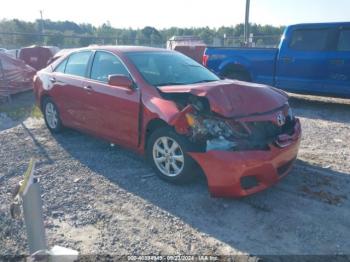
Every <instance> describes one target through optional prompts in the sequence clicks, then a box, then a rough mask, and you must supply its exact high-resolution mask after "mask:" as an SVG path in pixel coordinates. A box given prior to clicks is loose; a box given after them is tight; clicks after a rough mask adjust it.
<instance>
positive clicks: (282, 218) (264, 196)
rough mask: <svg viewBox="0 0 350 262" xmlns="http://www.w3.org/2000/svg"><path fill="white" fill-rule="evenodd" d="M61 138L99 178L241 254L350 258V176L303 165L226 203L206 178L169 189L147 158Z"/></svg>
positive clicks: (78, 137)
mask: <svg viewBox="0 0 350 262" xmlns="http://www.w3.org/2000/svg"><path fill="white" fill-rule="evenodd" d="M55 139H56V140H57V142H58V143H59V144H60V146H62V147H63V148H64V150H66V152H68V153H69V154H70V155H71V156H72V157H74V158H75V159H77V160H78V161H79V162H80V163H82V164H83V165H85V166H86V167H88V168H89V169H90V170H92V171H93V172H94V173H96V174H97V175H100V176H103V177H104V178H106V179H108V180H109V181H110V182H112V183H114V184H115V185H117V186H119V187H121V188H123V189H125V190H126V191H128V192H130V193H132V194H134V195H137V196H139V197H141V198H142V199H145V200H146V201H148V202H150V203H152V204H153V205H156V206H157V207H159V208H161V209H163V210H165V211H167V212H169V213H171V214H172V215H174V216H176V217H178V218H180V219H181V220H182V221H183V222H184V223H186V224H188V225H190V226H191V227H193V228H195V229H196V230H198V231H200V232H203V233H205V234H207V235H209V236H211V237H213V238H215V239H217V240H219V241H222V242H224V243H226V244H227V245H229V246H231V247H232V248H234V249H236V250H240V251H242V252H247V253H249V254H253V255H276V254H277V255H278V254H334V253H338V252H340V253H341V252H343V253H345V254H346V252H349V249H348V247H349V246H350V238H349V231H348V229H349V228H350V221H349V219H348V217H350V202H349V199H348V196H347V193H346V192H349V189H350V174H346V173H341V172H336V171H333V170H330V169H324V168H320V167H317V166H314V165H312V164H309V163H307V162H303V161H300V160H297V161H296V164H295V167H294V169H293V170H292V172H291V173H290V175H289V176H287V177H286V178H285V179H284V180H283V181H281V182H280V183H279V184H278V185H276V186H274V187H272V188H270V189H268V190H266V191H264V192H262V193H259V194H256V195H253V196H250V197H247V198H242V199H219V198H211V197H210V195H209V193H208V190H207V185H206V181H205V179H199V180H198V181H197V182H196V183H193V184H189V185H183V186H176V185H172V184H168V183H166V182H164V181H162V180H160V179H159V178H158V177H157V176H155V175H154V172H153V171H152V170H151V169H150V168H149V166H148V165H147V163H146V162H145V160H144V158H142V157H140V156H139V155H137V154H135V153H133V152H130V151H128V150H125V149H123V148H120V147H114V148H111V147H110V146H109V145H108V143H106V142H103V141H100V140H97V139H94V138H92V137H90V136H86V135H84V134H80V133H78V132H76V131H71V130H69V131H66V132H65V133H63V134H61V135H55ZM119 204H120V203H119Z"/></svg>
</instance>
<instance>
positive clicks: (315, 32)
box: [289, 29, 329, 51]
mask: <svg viewBox="0 0 350 262" xmlns="http://www.w3.org/2000/svg"><path fill="white" fill-rule="evenodd" d="M328 35H329V30H327V29H305V30H304V29H303V30H295V31H294V32H293V35H292V41H291V42H290V45H289V47H290V48H291V49H294V50H298V51H323V50H325V49H326V48H327V42H328Z"/></svg>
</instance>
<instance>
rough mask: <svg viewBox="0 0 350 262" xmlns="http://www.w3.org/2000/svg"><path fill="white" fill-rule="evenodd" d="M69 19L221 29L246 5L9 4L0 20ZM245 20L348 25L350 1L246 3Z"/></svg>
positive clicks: (179, 0) (207, 1)
mask: <svg viewBox="0 0 350 262" xmlns="http://www.w3.org/2000/svg"><path fill="white" fill-rule="evenodd" d="M39 10H43V15H44V19H51V20H55V21H57V20H61V21H62V20H70V21H75V22H78V23H91V24H93V25H101V24H102V23H104V22H106V21H110V23H111V25H112V26H114V27H119V28H128V27H132V28H143V27H145V26H154V27H156V28H167V27H171V26H177V27H201V26H209V27H220V26H223V25H224V26H230V25H235V24H237V23H242V22H243V21H244V12H245V0H171V1H170V0H114V1H112V0H110V1H107V0H97V1H96V0H94V1H82V0H55V1H52V0H22V1H19V0H9V1H6V3H2V4H1V9H0V19H2V18H7V19H12V18H18V19H22V20H26V21H34V20H35V19H37V18H39V15H40V14H39ZM250 21H251V22H253V23H259V24H272V25H288V24H294V23H303V22H330V21H350V0H251V15H250Z"/></svg>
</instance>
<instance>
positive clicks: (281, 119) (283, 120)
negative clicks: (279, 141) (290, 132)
mask: <svg viewBox="0 0 350 262" xmlns="http://www.w3.org/2000/svg"><path fill="white" fill-rule="evenodd" d="M276 121H277V125H278V126H283V125H284V124H285V123H286V117H285V116H284V115H283V113H282V112H278V114H277V117H276Z"/></svg>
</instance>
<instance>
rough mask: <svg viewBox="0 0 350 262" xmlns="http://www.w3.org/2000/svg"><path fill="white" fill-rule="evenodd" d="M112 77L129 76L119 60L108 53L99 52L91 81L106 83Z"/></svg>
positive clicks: (94, 63)
mask: <svg viewBox="0 0 350 262" xmlns="http://www.w3.org/2000/svg"><path fill="white" fill-rule="evenodd" d="M110 75H126V76H128V75H129V72H128V70H126V68H125V67H124V65H123V64H122V62H121V61H120V59H119V58H117V57H116V56H115V55H113V54H111V53H107V52H102V51H97V52H96V54H95V58H94V62H93V64H92V68H91V76H90V78H91V79H94V80H98V81H101V82H104V83H107V82H108V76H110Z"/></svg>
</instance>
